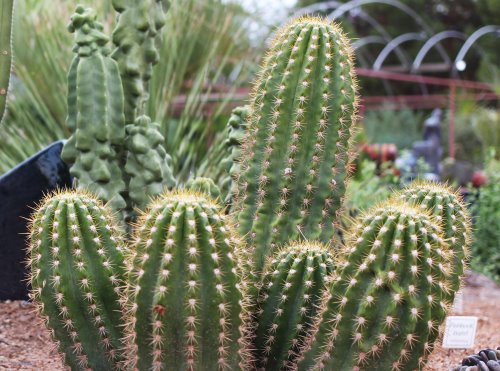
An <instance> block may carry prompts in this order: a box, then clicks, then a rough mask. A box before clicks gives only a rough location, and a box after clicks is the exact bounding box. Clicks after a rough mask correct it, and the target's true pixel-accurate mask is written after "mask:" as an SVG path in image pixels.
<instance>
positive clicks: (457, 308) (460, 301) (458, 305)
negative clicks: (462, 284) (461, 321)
mask: <svg viewBox="0 0 500 371" xmlns="http://www.w3.org/2000/svg"><path fill="white" fill-rule="evenodd" d="M463 310H464V293H463V291H462V290H460V291H458V292H457V293H456V294H455V300H453V312H454V313H462V312H463Z"/></svg>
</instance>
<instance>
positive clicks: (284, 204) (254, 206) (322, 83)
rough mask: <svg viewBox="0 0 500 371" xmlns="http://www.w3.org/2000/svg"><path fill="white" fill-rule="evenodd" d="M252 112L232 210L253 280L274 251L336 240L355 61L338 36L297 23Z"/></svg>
mask: <svg viewBox="0 0 500 371" xmlns="http://www.w3.org/2000/svg"><path fill="white" fill-rule="evenodd" d="M250 111H251V117H250V119H249V122H248V131H249V134H248V135H247V137H246V138H245V141H244V145H243V150H242V156H241V160H242V174H241V177H240V180H239V184H240V191H239V195H238V196H237V202H238V203H239V205H238V206H237V207H236V208H235V209H234V210H235V211H236V212H237V213H239V223H240V224H239V230H240V232H241V234H242V235H245V236H248V243H249V244H250V245H251V246H253V247H254V248H255V253H254V256H255V264H256V270H257V272H258V271H261V270H262V267H263V265H264V259H265V256H266V255H268V253H269V250H272V249H273V248H274V246H276V244H283V243H286V242H287V241H289V240H293V239H295V238H298V237H299V236H301V235H302V236H303V237H304V238H306V239H317V240H319V241H322V242H329V241H331V240H332V238H333V237H334V235H335V228H334V223H335V222H336V220H337V216H338V214H339V212H340V209H341V200H342V197H343V196H344V193H345V184H344V182H345V180H346V177H347V173H348V171H347V169H348V167H349V161H350V155H349V142H350V138H351V135H352V131H353V127H354V126H353V123H354V122H353V121H354V119H355V111H356V78H355V75H354V68H353V55H352V50H351V47H350V46H349V42H348V40H347V39H346V37H345V36H344V35H343V34H342V32H341V30H340V28H339V27H338V26H336V25H335V24H332V23H329V22H327V21H326V20H322V19H319V18H301V19H297V20H294V21H292V22H291V23H290V24H288V25H287V26H286V27H284V28H283V29H281V30H280V31H279V32H278V35H277V36H276V38H275V40H274V41H273V46H272V47H271V50H270V51H269V54H268V56H267V57H266V58H265V60H264V63H263V67H262V70H261V72H260V77H259V79H258V81H257V82H256V84H255V88H254V91H253V99H252V101H251V105H250Z"/></svg>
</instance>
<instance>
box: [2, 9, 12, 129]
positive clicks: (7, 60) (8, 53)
mask: <svg viewBox="0 0 500 371" xmlns="http://www.w3.org/2000/svg"><path fill="white" fill-rule="evenodd" d="M13 18H14V0H2V3H1V4H0V123H2V121H3V117H4V114H5V110H6V108H7V93H8V92H9V82H10V73H11V70H12V24H13Z"/></svg>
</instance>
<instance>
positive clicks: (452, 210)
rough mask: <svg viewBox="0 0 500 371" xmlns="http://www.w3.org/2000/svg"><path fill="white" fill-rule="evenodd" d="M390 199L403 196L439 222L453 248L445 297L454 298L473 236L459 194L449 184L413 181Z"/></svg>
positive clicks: (400, 198)
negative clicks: (450, 273) (448, 288)
mask: <svg viewBox="0 0 500 371" xmlns="http://www.w3.org/2000/svg"><path fill="white" fill-rule="evenodd" d="M393 199H399V200H404V201H406V202H409V203H412V204H415V205H417V206H418V207H420V208H422V209H426V210H428V211H429V212H430V213H431V214H433V215H434V217H435V218H436V219H437V220H438V221H439V223H441V226H442V228H443V232H444V237H445V238H446V240H447V242H448V244H449V245H450V249H451V250H452V251H453V261H452V265H451V266H452V269H453V273H454V274H453V275H451V276H450V279H451V280H450V282H449V286H450V291H449V293H448V298H447V299H448V300H449V301H453V299H454V297H455V293H456V292H457V291H458V289H459V288H460V284H461V280H460V278H461V277H462V276H463V273H464V269H465V267H466V266H467V260H468V258H469V247H470V243H471V237H472V225H471V218H470V215H469V212H468V210H467V208H466V207H465V204H464V203H463V201H462V200H461V197H460V195H458V194H457V193H456V192H455V191H453V190H452V189H451V188H450V187H447V186H444V185H442V184H438V183H433V182H420V181H419V182H415V183H412V184H410V185H409V186H408V187H407V188H405V189H404V190H403V191H402V192H400V193H397V194H395V195H394V196H393Z"/></svg>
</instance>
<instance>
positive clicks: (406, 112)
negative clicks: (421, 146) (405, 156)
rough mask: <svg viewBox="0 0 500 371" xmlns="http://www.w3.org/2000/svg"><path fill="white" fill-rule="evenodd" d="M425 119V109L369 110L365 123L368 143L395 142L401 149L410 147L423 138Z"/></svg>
mask: <svg viewBox="0 0 500 371" xmlns="http://www.w3.org/2000/svg"><path fill="white" fill-rule="evenodd" d="M424 120H425V113H424V112H423V111H413V110H410V109H402V110H391V109H381V110H373V111H367V112H366V114H365V118H364V123H363V126H364V131H365V137H366V139H367V141H368V143H394V144H396V146H397V147H398V149H399V150H401V149H410V148H411V147H412V144H413V142H415V141H417V140H421V139H422V128H423V122H424Z"/></svg>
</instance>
